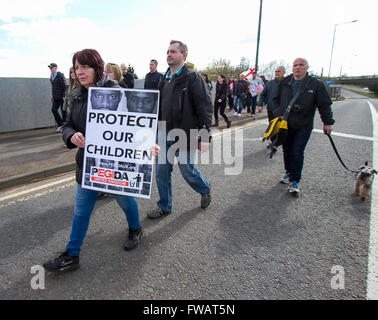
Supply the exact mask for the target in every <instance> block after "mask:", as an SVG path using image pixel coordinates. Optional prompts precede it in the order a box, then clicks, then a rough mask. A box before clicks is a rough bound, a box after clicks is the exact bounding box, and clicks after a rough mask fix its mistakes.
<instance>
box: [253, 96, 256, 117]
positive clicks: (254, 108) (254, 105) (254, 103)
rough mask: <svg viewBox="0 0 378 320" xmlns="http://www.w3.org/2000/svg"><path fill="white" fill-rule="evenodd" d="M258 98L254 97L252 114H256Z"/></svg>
mask: <svg viewBox="0 0 378 320" xmlns="http://www.w3.org/2000/svg"><path fill="white" fill-rule="evenodd" d="M256 106H257V96H254V97H252V114H256Z"/></svg>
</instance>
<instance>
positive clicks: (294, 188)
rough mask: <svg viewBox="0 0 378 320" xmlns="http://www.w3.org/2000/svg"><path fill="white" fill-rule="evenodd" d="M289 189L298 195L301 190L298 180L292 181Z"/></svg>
mask: <svg viewBox="0 0 378 320" xmlns="http://www.w3.org/2000/svg"><path fill="white" fill-rule="evenodd" d="M288 190H289V192H290V193H294V194H297V195H298V194H299V192H300V191H299V186H298V182H296V181H293V182H290V184H289V187H288Z"/></svg>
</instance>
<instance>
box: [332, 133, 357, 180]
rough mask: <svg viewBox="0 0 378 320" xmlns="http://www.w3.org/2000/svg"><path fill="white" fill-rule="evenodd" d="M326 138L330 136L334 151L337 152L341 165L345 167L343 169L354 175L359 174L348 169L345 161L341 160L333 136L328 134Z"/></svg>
mask: <svg viewBox="0 0 378 320" xmlns="http://www.w3.org/2000/svg"><path fill="white" fill-rule="evenodd" d="M326 136H328V138H329V141H330V142H331V145H332V148H333V150H334V151H335V153H336V156H337V158H338V159H339V160H340V162H341V164H342V165H343V167H344V168H345V169H347V170H348V171H349V172H352V173H354V174H358V172H359V171H355V170H350V169H348V167H347V166H346V165H345V163H344V161H343V160H342V159H341V157H340V154H339V152H338V151H337V148H336V145H335V143H334V142H333V139H332V137H331V134H328V133H326Z"/></svg>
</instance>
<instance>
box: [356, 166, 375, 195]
mask: <svg viewBox="0 0 378 320" xmlns="http://www.w3.org/2000/svg"><path fill="white" fill-rule="evenodd" d="M375 174H377V171H376V170H374V169H373V168H371V167H369V166H368V162H367V161H366V162H365V165H364V166H362V167H361V168H360V170H359V171H358V173H357V177H356V187H355V190H354V194H355V195H356V196H358V197H360V199H361V200H362V201H364V200H368V199H369V197H370V194H371V186H372V184H373V180H374V175H375Z"/></svg>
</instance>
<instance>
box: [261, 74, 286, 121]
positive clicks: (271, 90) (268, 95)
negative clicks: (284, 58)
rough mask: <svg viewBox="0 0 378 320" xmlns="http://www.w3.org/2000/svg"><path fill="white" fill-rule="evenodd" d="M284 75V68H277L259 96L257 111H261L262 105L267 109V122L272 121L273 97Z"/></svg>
mask: <svg viewBox="0 0 378 320" xmlns="http://www.w3.org/2000/svg"><path fill="white" fill-rule="evenodd" d="M284 75H285V67H284V66H279V67H277V68H276V70H275V71H274V79H273V80H270V81H268V83H267V84H266V85H265V86H264V90H263V92H262V94H261V95H260V100H259V111H260V112H261V111H262V107H263V105H264V103H265V104H266V107H267V113H268V120H269V122H270V121H271V120H273V118H274V117H273V97H274V95H275V94H276V91H277V88H278V85H279V83H280V81H281V80H282V79H283V77H284Z"/></svg>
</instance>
